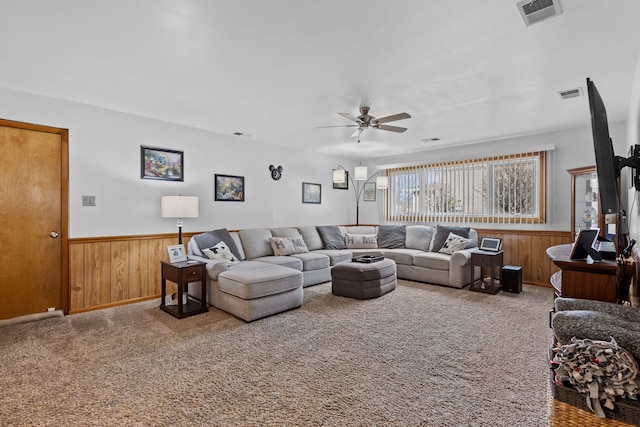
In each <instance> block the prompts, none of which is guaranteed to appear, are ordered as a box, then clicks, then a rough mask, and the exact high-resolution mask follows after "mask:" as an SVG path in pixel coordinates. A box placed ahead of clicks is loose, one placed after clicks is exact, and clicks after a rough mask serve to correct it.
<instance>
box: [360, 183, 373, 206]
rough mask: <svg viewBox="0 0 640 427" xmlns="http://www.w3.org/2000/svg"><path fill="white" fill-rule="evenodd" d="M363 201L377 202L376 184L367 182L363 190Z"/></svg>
mask: <svg viewBox="0 0 640 427" xmlns="http://www.w3.org/2000/svg"><path fill="white" fill-rule="evenodd" d="M362 200H364V201H365V202H375V201H376V183H375V182H367V183H366V184H365V185H364V188H363V189H362Z"/></svg>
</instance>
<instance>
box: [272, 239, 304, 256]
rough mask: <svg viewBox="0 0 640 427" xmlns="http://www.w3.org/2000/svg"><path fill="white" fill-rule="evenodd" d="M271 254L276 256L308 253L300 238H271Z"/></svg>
mask: <svg viewBox="0 0 640 427" xmlns="http://www.w3.org/2000/svg"><path fill="white" fill-rule="evenodd" d="M269 243H271V248H272V249H273V254H274V255H276V256H283V255H291V254H304V253H307V252H309V249H307V244H306V243H305V242H304V239H303V238H302V236H299V237H271V238H270V239H269Z"/></svg>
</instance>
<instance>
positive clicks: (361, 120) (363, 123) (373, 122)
mask: <svg viewBox="0 0 640 427" xmlns="http://www.w3.org/2000/svg"><path fill="white" fill-rule="evenodd" d="M369 110H370V108H369V107H360V115H359V116H358V117H354V116H353V115H351V114H349V113H338V114H340V115H341V116H342V117H346V118H347V119H349V120H352V121H354V122H356V124H352V125H337V126H319V127H321V128H336V127H347V128H349V127H355V128H357V129H356V130H355V131H354V132H353V133H352V134H351V137H352V138H353V137H356V136H357V137H358V142H360V135H362V132H364V131H365V130H367V129H368V128H370V127H371V128H374V129H382V130H388V131H391V132H398V133H401V132H404V131H406V130H407V128H403V127H400V126H390V125H383V124H382V123H388V122H395V121H396V120H404V119H409V118H411V116H410V115H409V114H408V113H397V114H392V115H390V116H385V117H380V118H377V119H376V118H375V117H373V116H370V115H369Z"/></svg>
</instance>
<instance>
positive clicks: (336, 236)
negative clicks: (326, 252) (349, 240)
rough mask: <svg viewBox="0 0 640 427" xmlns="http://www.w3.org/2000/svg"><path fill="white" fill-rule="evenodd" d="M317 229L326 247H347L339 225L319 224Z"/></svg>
mask: <svg viewBox="0 0 640 427" xmlns="http://www.w3.org/2000/svg"><path fill="white" fill-rule="evenodd" d="M316 229H317V230H318V233H319V234H320V237H321V238H322V241H323V243H324V249H346V247H347V246H346V245H345V244H344V236H343V235H342V232H340V228H338V226H336V225H319V226H317V227H316Z"/></svg>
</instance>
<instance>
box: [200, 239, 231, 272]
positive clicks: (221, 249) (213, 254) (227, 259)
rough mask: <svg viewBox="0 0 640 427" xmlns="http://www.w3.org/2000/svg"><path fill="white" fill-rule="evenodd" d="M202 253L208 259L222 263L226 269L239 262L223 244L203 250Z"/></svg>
mask: <svg viewBox="0 0 640 427" xmlns="http://www.w3.org/2000/svg"><path fill="white" fill-rule="evenodd" d="M202 253H204V254H205V255H206V256H207V258H209V259H213V260H216V261H220V262H223V263H224V265H226V266H227V267H228V266H231V265H234V264H238V263H239V262H240V261H239V260H238V258H237V257H236V256H235V255H234V254H233V253H232V252H231V249H229V247H228V246H227V244H226V243H225V242H220V243H218V244H216V245H213V246H211V247H210V248H206V249H203V250H202Z"/></svg>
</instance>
